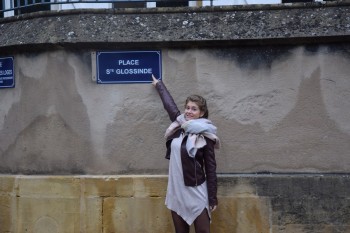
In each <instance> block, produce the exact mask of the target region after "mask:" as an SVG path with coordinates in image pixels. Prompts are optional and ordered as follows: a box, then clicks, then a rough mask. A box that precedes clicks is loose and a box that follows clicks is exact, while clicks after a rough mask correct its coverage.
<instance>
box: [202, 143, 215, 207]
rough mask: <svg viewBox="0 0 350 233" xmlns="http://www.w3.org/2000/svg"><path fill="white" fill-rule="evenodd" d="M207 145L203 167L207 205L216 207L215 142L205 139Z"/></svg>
mask: <svg viewBox="0 0 350 233" xmlns="http://www.w3.org/2000/svg"><path fill="white" fill-rule="evenodd" d="M206 141H207V145H206V146H205V150H204V166H205V173H206V177H207V188H208V198H209V205H210V206H215V205H218V199H217V196H216V195H217V176H216V160H215V150H214V144H215V141H213V140H210V139H208V138H206Z"/></svg>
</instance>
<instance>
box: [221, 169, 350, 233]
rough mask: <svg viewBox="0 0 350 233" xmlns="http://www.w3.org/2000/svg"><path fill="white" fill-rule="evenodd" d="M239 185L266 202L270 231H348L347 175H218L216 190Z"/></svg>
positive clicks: (349, 182)
mask: <svg viewBox="0 0 350 233" xmlns="http://www.w3.org/2000/svg"><path fill="white" fill-rule="evenodd" d="M242 184H243V185H249V186H251V187H253V188H254V190H255V192H256V195H257V196H258V197H259V198H267V199H269V200H270V204H271V213H272V216H271V218H272V225H274V226H275V227H274V229H275V231H273V232H293V230H292V229H296V228H298V229H300V228H301V229H302V231H303V232H310V233H311V232H312V233H318V232H319V233H325V232H339V233H340V232H342V233H345V232H350V198H349V197H350V175H349V174H290V175H280V174H270V175H259V174H255V175H243V176H242V175H234V176H233V177H230V176H223V177H220V176H219V187H220V186H224V187H237V185H242ZM225 190H230V189H229V188H226V189H225ZM223 195H226V194H223Z"/></svg>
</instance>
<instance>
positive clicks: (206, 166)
mask: <svg viewBox="0 0 350 233" xmlns="http://www.w3.org/2000/svg"><path fill="white" fill-rule="evenodd" d="M156 89H157V91H158V93H159V96H160V98H161V100H162V102H163V105H164V109H165V110H166V111H167V112H168V114H169V117H170V120H171V121H172V122H173V121H175V120H176V118H177V117H178V116H179V115H180V114H181V113H180V111H179V109H178V107H177V105H176V104H175V102H174V100H173V98H172V96H171V95H170V93H169V92H168V90H167V88H166V87H165V85H164V83H163V82H161V81H160V82H158V83H157V85H156ZM181 132H182V129H179V130H178V131H176V132H175V133H174V134H173V135H171V136H170V137H169V138H167V140H166V147H167V152H166V156H165V158H167V159H170V152H171V146H170V145H171V142H172V139H174V138H177V137H179V136H180V134H181ZM205 139H206V142H207V145H206V146H204V147H203V148H201V149H198V151H197V153H196V156H195V158H191V157H190V156H189V155H188V153H187V150H186V140H187V136H185V138H184V140H183V141H182V144H181V161H182V170H183V175H184V181H185V185H186V186H197V185H201V184H202V183H203V182H204V181H205V180H207V187H208V196H209V205H210V206H214V205H217V204H218V200H217V196H216V193H217V176H216V160H215V152H214V144H215V142H214V141H212V140H210V139H208V138H205Z"/></svg>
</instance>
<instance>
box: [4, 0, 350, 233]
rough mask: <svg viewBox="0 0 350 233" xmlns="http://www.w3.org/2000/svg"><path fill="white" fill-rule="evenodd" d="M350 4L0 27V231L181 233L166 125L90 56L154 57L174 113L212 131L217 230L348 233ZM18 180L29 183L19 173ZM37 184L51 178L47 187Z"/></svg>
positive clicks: (78, 18) (137, 14)
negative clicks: (10, 73)
mask: <svg viewBox="0 0 350 233" xmlns="http://www.w3.org/2000/svg"><path fill="white" fill-rule="evenodd" d="M349 10H350V6H349V2H348V1H337V2H330V3H326V4H319V3H312V4H292V5H277V6H272V5H268V6H249V7H214V8H176V9H168V8H163V9H136V10H131V9H126V10H96V11H94V10H89V11H85V10H79V11H64V12H49V13H47V12H46V13H36V14H29V15H24V16H20V17H11V18H5V19H0V30H1V36H0V57H1V56H8V55H11V56H14V61H15V79H16V87H15V88H13V89H1V90H0V173H1V174H2V175H1V176H0V232H1V233H2V232H11V233H12V232H19V233H22V232H86V233H88V232H94V233H95V232H103V233H104V232H123V233H126V232H127V233H137V232H152V233H157V232H162V233H164V232H172V223H171V219H170V216H169V212H168V211H167V210H166V208H165V206H164V194H165V189H166V181H167V180H166V174H167V167H168V161H167V160H165V159H164V154H165V146H164V139H163V134H164V130H165V129H166V127H167V126H168V125H169V123H170V122H169V119H168V117H167V115H166V113H165V112H164V110H163V107H162V105H161V103H160V100H159V97H158V95H157V93H156V91H155V90H154V88H153V87H152V86H151V85H150V84H123V85H99V84H96V82H93V81H92V76H93V70H92V69H93V68H92V67H93V66H92V64H91V63H92V59H91V53H92V52H94V51H99V50H124V49H130V50H134V49H142V50H143V49H159V50H161V52H162V67H163V82H164V83H165V84H166V85H167V87H168V89H169V90H170V92H171V93H172V95H173V96H174V99H175V100H176V102H177V104H178V105H179V107H180V108H181V107H182V105H183V102H184V100H185V98H186V96H188V95H189V94H192V93H197V94H201V95H203V96H205V97H206V98H207V100H208V104H209V111H210V119H211V120H212V121H213V122H214V123H215V124H216V125H217V126H218V129H219V136H220V138H221V140H222V148H221V149H220V151H218V152H217V162H218V172H219V174H220V176H219V202H220V205H219V208H218V210H217V211H216V212H214V214H213V225H212V230H213V232H218V233H221V232H234V233H246V232H249V233H255V232H257V233H258V232H259V233H264V232H266V233H267V232H269V233H271V232H273V233H276V232H277V233H279V232H281V233H282V232H283V233H285V232H287V233H306V232H313V233H331V232H332V233H333V232H344V233H347V232H350V229H349V225H350V223H349V220H348V219H349V201H348V200H349V196H350V192H349V190H348V187H350V186H349V177H348V175H347V174H348V171H349V168H350V158H349V156H348V155H349V151H350V143H349V142H350V136H349V135H350V123H349V121H348V119H349V118H350V112H349V111H348V109H349V108H350V106H349V105H350V103H349V101H348V100H349V99H350V92H349V90H350V79H349V78H348V74H349V73H350V70H349V69H350V68H349V67H350V56H349V51H350V47H349V40H348V38H349V32H350V27H349V19H350V13H349ZM23 174H25V175H23ZM38 175H42V176H38Z"/></svg>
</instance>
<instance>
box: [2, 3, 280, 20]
mask: <svg viewBox="0 0 350 233" xmlns="http://www.w3.org/2000/svg"><path fill="white" fill-rule="evenodd" d="M1 2H2V6H1V5H0V17H7V16H13V15H20V14H24V13H29V12H36V11H43V10H62V9H75V8H90V9H91V8H92V9H95V8H123V6H127V7H140V5H142V4H144V7H158V5H162V6H166V5H169V6H170V7H174V6H175V7H176V6H213V5H218V6H219V5H247V4H279V3H281V0H187V1H185V0H2V1H1ZM94 4H95V5H94ZM96 4H99V6H98V7H96ZM102 4H105V5H106V6H102ZM108 4H109V5H108ZM186 4H187V5H186ZM68 5H70V6H68ZM62 6H66V7H62ZM90 6H91V7H90Z"/></svg>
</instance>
